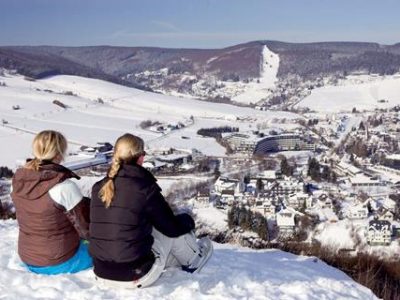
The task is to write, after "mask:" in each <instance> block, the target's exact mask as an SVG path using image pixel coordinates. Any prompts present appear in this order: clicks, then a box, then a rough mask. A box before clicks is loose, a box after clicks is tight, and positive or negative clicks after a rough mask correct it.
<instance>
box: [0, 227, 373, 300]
mask: <svg viewBox="0 0 400 300" xmlns="http://www.w3.org/2000/svg"><path fill="white" fill-rule="evenodd" d="M0 235H1V237H2V238H1V239H0V268H1V272H0V299H2V300H3V299H4V300H5V299H7V300H13V299H18V300H25V299H41V300H47V299H57V300H58V299H64V300H68V299H79V300H89V299H90V300H100V299H141V300H146V299H163V300H164V299H166V300H167V299H173V300H177V299H208V300H211V299H212V300H214V299H219V300H223V299H227V300H231V299H260V300H261V299H273V300H276V299H287V300H289V299H307V300H312V299H315V300H320V299H332V300H338V299H343V300H344V299H346V300H349V299H363V300H369V299H378V298H376V297H375V296H374V295H373V294H372V292H371V291H370V290H368V289H367V288H365V287H363V286H361V285H359V284H357V283H356V282H354V281H353V280H351V279H350V278H349V277H348V276H347V275H345V274H344V273H342V272H340V271H338V270H336V269H334V268H332V267H330V266H328V265H326V264H325V263H323V262H321V261H320V260H317V259H314V258H312V257H303V256H296V255H293V254H289V253H286V252H282V251H279V250H250V249H246V248H241V247H239V246H233V245H221V244H214V248H215V251H214V255H213V257H212V258H211V259H210V261H209V263H208V264H207V265H206V266H205V267H204V269H203V270H202V272H201V273H199V274H189V273H186V272H183V271H181V270H179V269H168V270H167V271H166V272H165V273H164V274H163V275H162V277H161V278H160V279H159V280H158V281H157V282H156V283H155V284H154V286H151V287H149V288H145V289H138V290H123V289H111V288H104V287H101V286H98V285H97V284H96V281H95V279H94V276H93V273H92V271H91V270H87V271H83V272H80V273H78V274H67V275H57V276H51V277H49V276H45V275H36V274H33V273H30V272H28V271H27V270H26V269H25V268H24V267H23V266H22V265H21V261H20V259H19V257H18V254H17V252H16V249H17V235H18V226H17V223H16V222H15V221H13V220H7V221H0Z"/></svg>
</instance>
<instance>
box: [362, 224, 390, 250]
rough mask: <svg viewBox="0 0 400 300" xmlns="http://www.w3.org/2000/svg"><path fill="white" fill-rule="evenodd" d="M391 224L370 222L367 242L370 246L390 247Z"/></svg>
mask: <svg viewBox="0 0 400 300" xmlns="http://www.w3.org/2000/svg"><path fill="white" fill-rule="evenodd" d="M391 226H392V225H391V223H390V222H389V221H381V220H372V221H370V222H369V224H368V230H367V242H368V244H370V245H374V246H375V245H390V243H391V241H392V238H391V236H392V230H391Z"/></svg>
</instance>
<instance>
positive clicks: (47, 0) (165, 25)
mask: <svg viewBox="0 0 400 300" xmlns="http://www.w3.org/2000/svg"><path fill="white" fill-rule="evenodd" d="M0 4H1V5H2V10H1V11H0V27H1V28H6V30H4V29H3V30H2V31H1V32H0V45H1V46H11V45H13V46H19V45H26V46H38V45H51V46H65V47H84V46H105V45H107V46H119V47H160V48H185V49H209V48H214V49H217V48H225V47H229V46H232V45H237V44H243V43H247V42H249V41H265V40H269V41H270V40H273V41H283V42H288V43H310V42H312V43H318V42H365V43H378V44H381V45H393V44H396V43H399V42H400V30H398V29H399V28H400V20H399V18H398V17H397V12H398V11H400V3H399V2H398V1H394V0H385V1H380V2H376V1H373V0H366V1H361V0H354V1H350V2H349V1H344V0H337V1H335V2H332V3H331V2H325V1H323V2H322V1H319V0H300V1H290V0H283V1H280V2H279V3H276V2H273V1H261V0H254V1H250V2H243V1H240V0H231V1H228V0H219V1H216V0H205V1H196V0H190V1H182V0H171V1H161V0H149V1H146V2H145V3H143V2H141V1H137V0H134V1H128V0H116V1H113V2H109V1H106V0H98V1H96V2H94V1H85V2H82V1H78V0H63V1H56V2H55V1H51V0H32V1H23V0H12V1H11V0H0Z"/></svg>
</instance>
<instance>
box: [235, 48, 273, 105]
mask: <svg viewBox="0 0 400 300" xmlns="http://www.w3.org/2000/svg"><path fill="white" fill-rule="evenodd" d="M261 65H262V67H261V74H260V78H259V79H258V80H257V81H255V82H254V81H252V82H249V83H248V84H247V85H246V89H245V90H244V92H243V93H241V94H239V95H237V96H235V97H233V98H232V100H233V101H235V102H239V103H245V104H249V103H257V102H258V101H260V100H262V99H265V98H266V97H267V96H269V95H270V94H271V93H272V90H273V89H274V88H275V84H276V82H277V81H278V78H277V74H278V69H279V55H278V54H276V53H274V52H272V51H271V50H269V49H268V47H267V46H264V47H263V50H262V59H261Z"/></svg>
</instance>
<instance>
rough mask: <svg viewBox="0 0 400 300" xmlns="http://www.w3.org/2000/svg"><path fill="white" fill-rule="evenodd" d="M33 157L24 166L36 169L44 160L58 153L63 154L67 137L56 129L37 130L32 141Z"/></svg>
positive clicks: (52, 157)
mask: <svg viewBox="0 0 400 300" xmlns="http://www.w3.org/2000/svg"><path fill="white" fill-rule="evenodd" d="M32 150H33V156H34V158H33V159H32V160H31V161H29V162H28V163H26V165H25V168H28V169H32V170H35V171H38V170H39V168H40V165H41V163H42V162H43V161H44V160H50V161H51V160H53V159H54V158H56V157H57V156H58V155H60V156H61V157H63V156H64V154H65V152H66V151H67V139H66V138H65V137H64V136H63V135H62V134H61V133H60V132H58V131H54V130H44V131H41V132H39V133H38V134H37V135H36V136H35V138H34V139H33V142H32Z"/></svg>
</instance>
